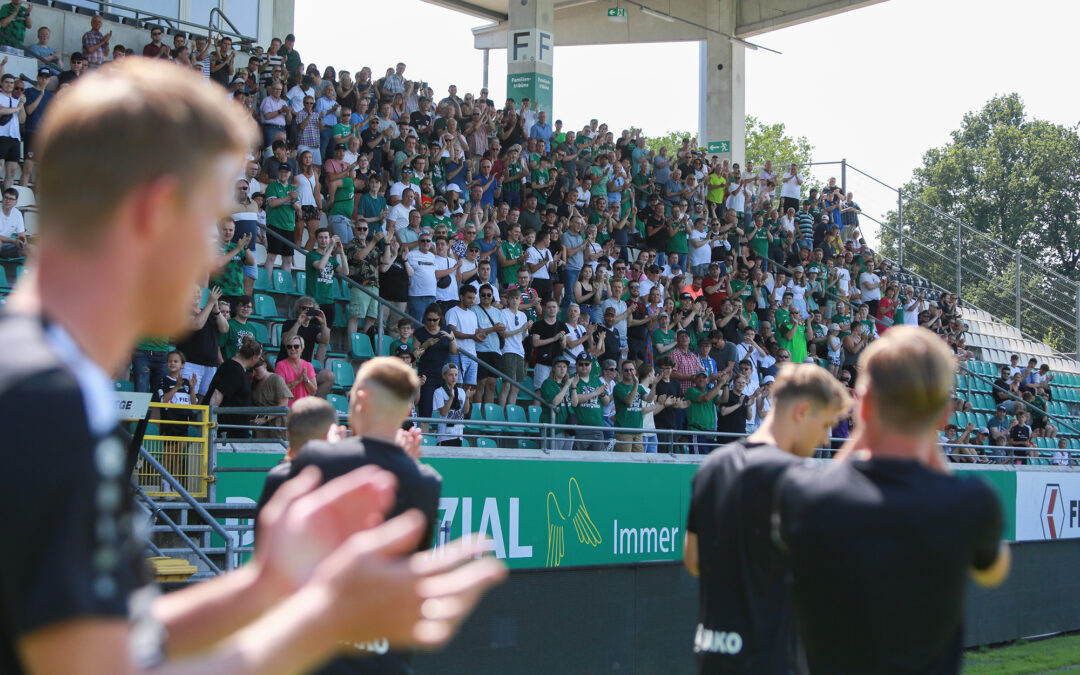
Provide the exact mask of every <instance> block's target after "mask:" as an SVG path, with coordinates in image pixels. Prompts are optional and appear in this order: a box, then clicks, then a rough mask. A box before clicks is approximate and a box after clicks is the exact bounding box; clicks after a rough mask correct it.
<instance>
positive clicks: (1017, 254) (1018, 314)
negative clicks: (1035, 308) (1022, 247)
mask: <svg viewBox="0 0 1080 675" xmlns="http://www.w3.org/2000/svg"><path fill="white" fill-rule="evenodd" d="M1022 291H1023V285H1022V284H1021V283H1020V251H1017V252H1016V330H1021V328H1020V294H1021V292H1022Z"/></svg>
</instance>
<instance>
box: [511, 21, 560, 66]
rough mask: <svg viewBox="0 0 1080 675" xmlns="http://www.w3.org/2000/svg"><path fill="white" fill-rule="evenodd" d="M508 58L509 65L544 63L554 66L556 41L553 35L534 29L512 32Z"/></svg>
mask: <svg viewBox="0 0 1080 675" xmlns="http://www.w3.org/2000/svg"><path fill="white" fill-rule="evenodd" d="M507 37H508V38H509V39H508V40H507V45H506V47H507V52H508V53H507V57H508V62H509V63H534V62H535V63H544V64H547V65H549V66H550V65H553V64H554V63H555V60H554V58H553V50H552V48H553V47H554V45H555V39H554V38H553V37H552V35H551V33H549V32H547V31H543V30H538V29H536V28H533V29H531V30H511V31H510V34H509V35H508V36H507Z"/></svg>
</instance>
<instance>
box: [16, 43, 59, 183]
mask: <svg viewBox="0 0 1080 675" xmlns="http://www.w3.org/2000/svg"><path fill="white" fill-rule="evenodd" d="M45 30H48V29H47V28H46V29H45ZM52 75H53V71H52V70H50V69H49V67H48V66H41V67H40V68H38V74H37V80H36V81H35V82H34V86H32V87H29V88H27V89H26V90H25V92H24V96H26V107H25V111H26V121H25V122H24V123H23V125H22V141H23V147H24V148H25V149H26V153H25V155H26V156H25V158H24V159H23V168H22V176H21V177H20V178H19V185H22V186H23V187H27V186H29V185H30V179H31V177H32V175H33V173H34V162H35V159H34V134H35V133H36V132H37V128H38V125H39V124H41V118H42V117H43V116H44V115H45V111H46V110H47V109H48V107H49V104H50V103H52V100H53V96H54V94H53V92H52V91H50V90H49V89H48V84H49V80H50V79H51V78H52Z"/></svg>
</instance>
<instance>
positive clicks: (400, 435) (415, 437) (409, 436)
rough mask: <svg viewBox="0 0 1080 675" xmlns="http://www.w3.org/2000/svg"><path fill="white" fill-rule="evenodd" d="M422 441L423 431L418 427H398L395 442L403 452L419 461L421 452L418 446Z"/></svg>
mask: <svg viewBox="0 0 1080 675" xmlns="http://www.w3.org/2000/svg"><path fill="white" fill-rule="evenodd" d="M423 442H424V433H423V431H421V429H420V427H415V426H414V427H413V428H412V429H409V430H408V431H406V430H405V429H399V430H398V432H397V444H398V445H399V446H401V449H402V450H404V451H405V454H406V455H408V456H409V457H412V458H413V460H415V461H417V462H419V461H420V456H421V455H422V454H423V452H422V450H421V448H420V446H421V444H422V443H423Z"/></svg>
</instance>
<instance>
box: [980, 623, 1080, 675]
mask: <svg viewBox="0 0 1080 675" xmlns="http://www.w3.org/2000/svg"><path fill="white" fill-rule="evenodd" d="M963 672H964V675H997V674H999V673H1000V674H1001V675H1005V674H1006V673H1008V675H1041V674H1042V673H1080V633H1071V634H1068V635H1059V636H1056V637H1052V638H1046V639H1043V640H1032V641H1028V640H1020V641H1018V642H1014V643H1012V644H1010V645H1005V646H1002V647H979V648H976V649H971V650H968V651H967V652H964V671H963Z"/></svg>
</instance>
